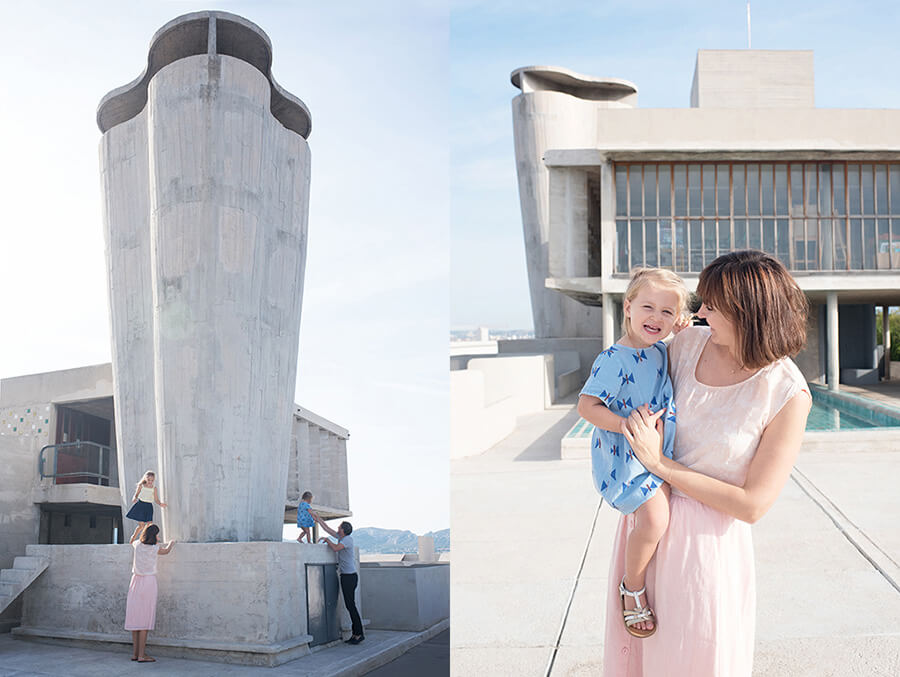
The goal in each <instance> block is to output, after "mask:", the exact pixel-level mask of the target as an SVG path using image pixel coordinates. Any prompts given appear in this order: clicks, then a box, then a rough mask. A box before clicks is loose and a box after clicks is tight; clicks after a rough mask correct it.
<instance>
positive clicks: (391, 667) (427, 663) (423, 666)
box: [366, 630, 450, 677]
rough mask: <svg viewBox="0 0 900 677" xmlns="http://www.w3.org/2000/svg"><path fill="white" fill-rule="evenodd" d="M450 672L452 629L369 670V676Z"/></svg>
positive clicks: (435, 676) (436, 675)
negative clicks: (385, 663)
mask: <svg viewBox="0 0 900 677" xmlns="http://www.w3.org/2000/svg"><path fill="white" fill-rule="evenodd" d="M449 674H450V631H449V630H444V631H443V632H442V633H440V634H438V635H436V636H435V637H433V638H432V639H429V640H426V641H424V642H422V643H421V644H419V645H418V646H416V647H413V648H412V649H410V650H409V651H408V652H406V653H405V654H403V655H402V656H400V658H397V659H395V660H393V661H391V662H390V663H388V664H387V665H384V666H382V667H380V668H377V669H375V670H372V672H367V673H366V675H367V676H368V677H422V676H423V675H428V677H442V675H449Z"/></svg>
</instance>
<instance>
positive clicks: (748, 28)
mask: <svg viewBox="0 0 900 677" xmlns="http://www.w3.org/2000/svg"><path fill="white" fill-rule="evenodd" d="M747 49H753V47H752V46H751V41H750V0H747Z"/></svg>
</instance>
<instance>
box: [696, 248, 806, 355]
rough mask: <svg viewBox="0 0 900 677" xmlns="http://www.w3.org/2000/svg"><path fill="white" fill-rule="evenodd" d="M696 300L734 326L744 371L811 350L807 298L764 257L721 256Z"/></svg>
mask: <svg viewBox="0 0 900 677" xmlns="http://www.w3.org/2000/svg"><path fill="white" fill-rule="evenodd" d="M697 295H698V296H699V297H700V298H701V299H702V301H703V303H705V304H706V305H708V306H710V307H712V308H715V309H716V310H718V311H721V312H722V314H723V315H724V316H725V317H726V318H727V319H728V320H729V321H730V322H732V323H733V324H734V325H735V328H736V331H737V340H738V350H739V354H738V355H736V356H735V357H737V358H738V359H739V360H740V361H741V363H742V364H743V366H744V367H747V368H749V369H759V368H761V367H765V366H766V365H767V364H771V363H772V362H774V361H775V360H778V359H781V358H782V357H793V356H794V355H796V354H797V353H799V352H800V351H801V350H802V349H803V346H804V345H806V323H807V313H808V311H809V302H808V301H807V300H806V295H805V294H804V293H803V292H802V291H801V289H800V287H799V286H797V283H796V282H795V281H794V278H793V277H791V274H790V273H789V272H788V271H787V269H786V268H785V267H784V265H783V264H782V263H781V262H780V261H779V260H778V259H776V258H774V257H772V256H769V255H768V254H766V253H765V252H760V251H755V250H752V249H747V250H744V251H736V252H729V253H728V254H723V255H722V256H720V257H718V258H717V259H715V260H714V261H713V262H712V263H710V264H709V265H708V266H706V268H704V269H703V271H702V272H701V273H700V280H699V281H698V283H697Z"/></svg>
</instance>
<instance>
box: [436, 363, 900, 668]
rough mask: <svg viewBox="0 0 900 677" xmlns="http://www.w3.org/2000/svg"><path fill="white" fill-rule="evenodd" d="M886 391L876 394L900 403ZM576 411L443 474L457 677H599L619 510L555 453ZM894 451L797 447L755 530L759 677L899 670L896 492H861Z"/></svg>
mask: <svg viewBox="0 0 900 677" xmlns="http://www.w3.org/2000/svg"><path fill="white" fill-rule="evenodd" d="M898 386H900V381H898ZM892 388H893V386H888V387H887V388H880V389H878V388H876V390H879V391H880V392H881V394H882V396H884V397H890V398H893V400H892V404H895V405H897V404H898V398H897V396H896V395H892V394H891V391H892ZM886 391H887V392H886ZM573 405H574V400H573V401H571V402H568V403H566V404H563V405H559V406H556V407H554V408H552V409H548V410H545V411H544V412H541V413H538V414H533V415H530V416H526V417H522V418H520V419H519V422H518V425H517V427H516V430H515V431H514V432H513V434H512V435H510V436H509V437H508V438H506V439H505V440H504V441H503V442H501V443H499V444H497V445H496V446H495V447H493V448H492V449H490V450H489V451H487V452H486V453H484V454H481V455H479V456H475V457H470V458H465V459H461V460H456V461H453V462H452V464H451V475H452V485H451V486H452V493H451V501H452V511H453V523H454V524H453V526H454V532H455V534H454V543H453V550H454V562H453V586H452V588H451V606H452V607H453V636H452V640H451V661H452V673H453V674H454V675H469V674H515V675H521V676H523V677H527V676H529V675H534V676H538V675H540V676H544V675H554V676H556V675H559V676H562V675H572V676H579V675H585V676H587V675H597V674H599V670H600V669H601V665H602V652H603V627H604V609H605V598H606V585H607V569H608V565H609V557H610V552H611V545H612V537H613V533H614V530H615V525H616V521H617V519H618V513H617V512H615V511H614V510H612V509H610V508H609V507H607V506H601V505H600V501H599V500H598V499H599V496H598V495H597V494H596V493H595V491H594V489H593V486H592V483H591V476H590V467H589V461H588V460H586V459H581V460H563V459H561V458H560V438H561V437H562V435H563V434H564V433H565V432H566V431H567V430H569V429H570V428H571V427H572V426H573V425H574V424H575V422H576V420H577V417H578V414H577V412H576V411H575V410H574V406H573ZM898 442H900V440H898ZM895 448H896V451H890V450H887V451H881V450H877V451H873V450H872V447H871V446H869V447H867V446H866V444H865V443H861V444H859V445H857V446H853V445H851V446H850V447H848V448H844V449H842V450H840V451H831V450H826V451H813V450H806V451H803V452H801V455H800V458H799V461H798V463H797V467H796V469H795V471H794V473H793V475H792V478H791V479H790V480H789V481H788V484H787V485H786V487H785V489H784V491H783V493H782V495H781V497H780V498H779V500H778V501H777V503H776V504H775V506H774V507H773V508H772V510H771V511H770V512H769V514H768V515H766V517H765V518H763V519H762V520H761V521H760V522H759V523H758V524H756V525H755V526H754V527H753V535H754V540H755V543H756V564H757V586H758V614H757V640H756V657H755V666H754V675H755V676H757V677H776V676H781V675H785V674H791V675H794V676H805V675H808V676H809V677H813V676H814V675H815V676H816V677H819V676H821V675H841V676H851V677H852V676H855V675H860V676H862V675H867V676H871V675H884V676H887V675H895V674H900V566H898V562H900V532H898V530H897V528H896V520H895V518H896V515H898V514H900V496H898V494H897V492H893V491H887V492H876V491H872V489H871V488H872V487H876V486H880V485H883V484H884V482H883V478H885V477H894V476H896V474H897V473H898V472H900V443H898V444H897V445H896V447H895ZM486 562H490V563H492V566H485V563H486Z"/></svg>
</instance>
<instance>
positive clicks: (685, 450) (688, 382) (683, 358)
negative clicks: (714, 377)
mask: <svg viewBox="0 0 900 677" xmlns="http://www.w3.org/2000/svg"><path fill="white" fill-rule="evenodd" d="M709 336H710V330H709V328H708V327H688V328H687V329H684V330H683V331H681V332H680V333H678V334H677V335H676V336H675V338H674V339H672V341H671V343H670V344H669V370H670V374H671V377H672V385H673V386H674V388H675V406H676V411H677V412H678V414H677V415H678V431H677V433H676V434H675V451H674V459H675V460H676V461H678V462H679V463H681V464H682V465H685V466H687V467H688V468H691V469H692V470H696V471H698V472H701V473H703V474H704V475H709V476H710V477H715V478H716V479H720V480H724V481H725V482H728V483H729V484H734V485H736V486H742V485H743V484H744V481H745V480H746V478H747V471H748V469H749V467H750V461H752V460H753V456H754V455H755V454H756V449H757V447H758V446H759V440H760V437H762V433H763V430H765V428H766V426H768V425H769V423H771V422H772V419H774V418H775V416H776V415H777V414H778V412H779V411H781V409H782V407H784V405H785V404H787V403H788V401H789V400H790V399H791V398H792V397H793V396H794V395H796V394H797V393H798V392H800V391H801V390H802V391H805V392H807V393H808V392H809V386H808V385H807V383H806V379H804V378H803V374H801V373H800V370H799V369H798V368H797V365H796V364H794V362H793V361H792V360H791V359H789V358H786V357H785V358H782V359H780V360H778V361H776V362H773V363H772V364H769V365H767V366H765V367H763V368H762V369H760V370H759V371H757V372H756V373H755V374H753V376H751V377H750V378H748V379H746V380H745V381H741V382H740V383H735V384H734V385H727V386H709V385H705V384H703V383H700V382H699V381H698V380H697V377H696V369H697V362H698V360H699V359H700V354H701V353H702V352H703V348H704V346H706V342H707V341H708V340H709ZM672 491H673V492H674V493H676V494H680V495H682V496H683V495H684V494H681V492H679V491H678V490H677V489H675V488H674V487H673V488H672Z"/></svg>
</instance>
